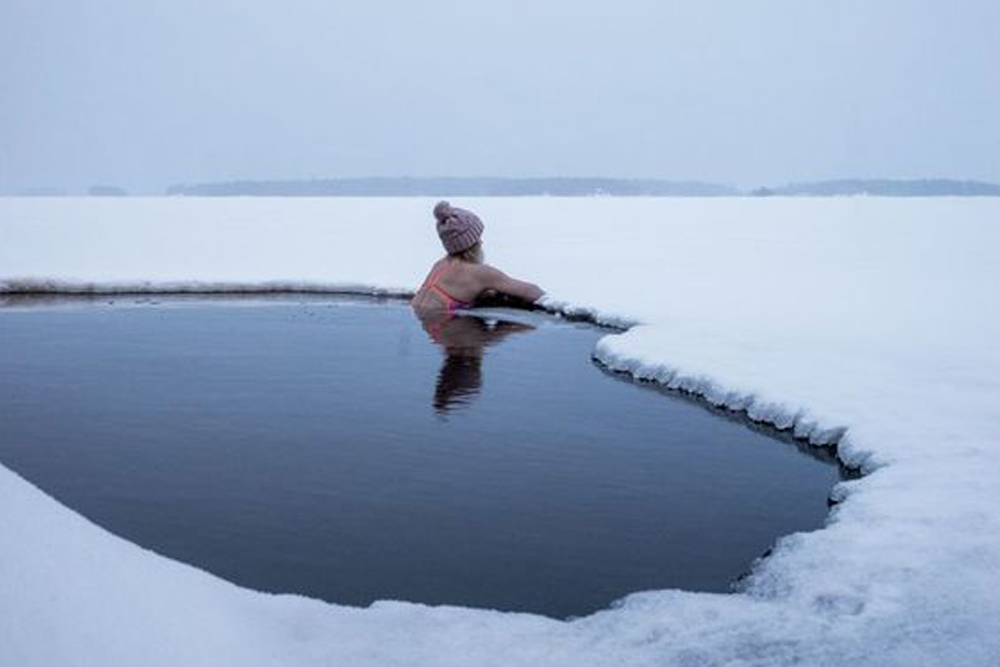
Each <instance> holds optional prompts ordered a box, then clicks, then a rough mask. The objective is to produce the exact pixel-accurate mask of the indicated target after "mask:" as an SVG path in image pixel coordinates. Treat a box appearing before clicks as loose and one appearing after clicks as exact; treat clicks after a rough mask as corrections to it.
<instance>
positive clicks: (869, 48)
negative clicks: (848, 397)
mask: <svg viewBox="0 0 1000 667" xmlns="http://www.w3.org/2000/svg"><path fill="white" fill-rule="evenodd" d="M361 175H418V176H420V175H424V176H429V175H455V176H482V175H498V176H536V175H563V176H641V177H657V178H670V179H701V180H709V181H717V182H723V183H730V184H735V185H741V186H752V185H758V184H773V183H780V182H785V181H789V180H811V179H821V178H831V177H840V176H860V177H872V176H887V177H899V178H911V177H931V176H947V177H954V178H974V179H983V180H992V181H1000V2H997V0H939V1H932V0H909V1H905V0H877V1H876V0H789V1H777V0H773V1H767V0H761V1H741V0H731V1H729V2H721V1H712V0H690V1H681V2H672V1H669V0H660V1H653V0H650V1H636V0H615V1H613V2H611V1H608V2H589V1H587V0H551V1H548V2H546V1H545V0H536V1H534V2H532V1H527V0H509V1H508V2H491V3H484V2H475V1H472V0H464V1H459V0H455V1H444V0H431V1H420V2H416V1H409V2H408V1H405V0H364V1H360V0H359V1H356V2H340V1H336V0H271V1H266V0H173V1H171V2H164V1H153V0H150V1H145V2H143V1H139V0H88V1H80V0H2V1H0V190H12V189H20V188H25V187H35V186H60V187H66V188H70V189H74V190H79V189H82V188H86V187H87V186H88V185H91V184H94V183H111V184H118V185H123V186H125V187H128V188H130V189H132V190H138V191H147V192H160V191H162V189H163V188H164V187H166V186H167V185H168V184H171V183H179V182H189V183H190V182H196V181H208V180H228V179H236V178H308V177H314V176H315V177H328V176H330V177H335V176H361Z"/></svg>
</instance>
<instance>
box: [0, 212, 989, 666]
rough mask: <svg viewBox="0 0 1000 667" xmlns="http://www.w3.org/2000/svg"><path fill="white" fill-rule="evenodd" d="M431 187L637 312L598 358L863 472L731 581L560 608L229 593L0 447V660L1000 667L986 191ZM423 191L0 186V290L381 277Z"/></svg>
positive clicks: (381, 283) (505, 257) (529, 268)
mask: <svg viewBox="0 0 1000 667" xmlns="http://www.w3.org/2000/svg"><path fill="white" fill-rule="evenodd" d="M454 203H456V204H457V205H465V206H468V207H470V208H472V209H474V210H476V211H477V212H479V213H480V214H481V215H482V217H483V218H484V220H485V222H486V236H485V249H486V253H487V257H488V259H489V260H490V261H492V262H493V263H495V264H497V265H499V266H501V267H502V268H504V269H506V270H508V271H509V272H510V273H512V274H514V275H518V276H522V277H525V278H528V279H531V280H535V281H537V282H539V283H540V284H541V285H542V286H543V287H545V288H546V289H547V290H548V292H549V297H548V303H549V304H550V305H552V306H553V307H557V308H560V309H562V310H564V311H565V312H567V313H571V312H586V313H589V314H591V315H592V316H594V317H596V318H598V319H601V320H604V321H609V322H619V323H622V322H628V323H633V324H634V326H633V327H632V328H631V329H629V330H628V331H627V332H625V333H622V334H611V335H608V336H606V337H605V338H603V339H602V340H601V341H600V343H599V344H598V347H597V349H596V351H595V352H596V354H597V356H598V357H599V358H600V359H601V360H602V361H603V362H604V363H606V364H607V365H609V366H611V367H614V368H618V369H624V370H628V371H630V372H632V373H633V374H635V375H637V376H641V377H651V378H656V379H657V380H659V381H661V382H664V383H666V384H668V385H670V386H672V387H677V388H680V389H684V390H687V391H691V392H695V393H698V394H700V395H702V396H704V397H705V398H706V399H707V400H709V401H711V402H713V403H716V404H722V405H727V406H729V407H732V408H734V409H739V410H745V411H747V412H748V413H749V414H750V416H751V417H753V418H754V419H759V420H763V421H768V422H773V423H775V424H777V425H779V426H781V427H788V428H793V429H795V431H796V433H798V434H799V435H801V436H803V437H808V438H810V439H811V440H812V441H813V442H816V443H827V442H836V443H838V451H839V454H840V456H841V457H842V458H843V460H844V461H845V462H847V463H848V464H850V465H856V466H860V467H862V468H863V469H864V471H865V472H866V473H867V475H865V476H864V477H862V478H861V479H858V480H852V481H847V482H842V483H840V484H839V485H838V486H837V488H835V489H834V491H833V495H834V497H835V498H836V499H837V500H838V501H839V503H838V504H837V505H836V506H835V508H834V509H833V510H832V511H831V514H830V518H829V524H828V525H827V527H825V528H824V529H822V530H818V531H813V532H809V533H799V534H795V535H790V536H787V537H784V538H782V539H781V540H780V541H779V543H778V545H777V546H776V548H775V550H774V552H773V554H772V555H771V556H770V557H768V558H767V559H765V560H763V561H761V562H760V563H758V565H757V567H756V568H755V571H754V574H753V576H752V577H751V578H750V579H749V580H748V581H747V582H746V584H745V587H744V589H743V590H742V592H740V593H738V594H733V595H717V594H704V593H690V592H684V591H651V592H642V593H637V594H635V595H633V596H630V597H629V598H627V599H626V600H625V601H624V602H623V603H622V604H620V605H619V606H617V607H615V608H613V609H609V610H607V611H603V612H599V613H597V614H594V615H591V616H589V617H586V618H582V619H577V620H573V621H569V622H562V621H555V620H551V619H546V618H542V617H537V616H531V615H527V614H505V613H498V612H493V611H487V610H474V609H461V608H455V607H437V608H430V607H425V606H422V605H418V604H409V603H404V602H380V603H376V604H375V605H373V606H372V607H371V608H368V609H357V608H349V607H343V606H337V605H329V604H326V603H322V602H318V601H314V600H308V599H304V598H300V597H295V596H287V595H282V596H274V595H267V594H263V593H258V592H253V591H249V590H245V589H241V588H239V587H237V586H235V585H232V584H229V583H227V582H225V581H223V580H221V579H218V578H216V577H214V576H212V575H209V574H206V573H204V572H201V571H199V570H197V569H195V568H192V567H189V566H186V565H183V564H180V563H177V562H174V561H171V560H168V559H165V558H162V557H160V556H157V555H156V554H153V553H151V552H148V551H145V550H143V549H141V548H139V547H137V546H135V545H133V544H130V543H128V542H126V541H124V540H121V539H119V538H117V537H115V536H113V535H110V534H108V533H107V532H105V531H103V530H102V529H100V528H98V527H96V526H94V525H92V524H90V523H89V522H88V521H86V520H85V519H83V518H82V517H80V516H79V515H77V514H75V513H74V512H73V511H71V510H69V509H67V508H65V507H63V506H61V505H60V504H58V503H57V502H56V501H54V500H53V499H51V498H49V497H48V496H46V495H45V494H44V493H43V492H41V491H40V490H38V489H36V488H35V487H33V486H32V485H31V484H29V483H27V482H26V481H24V480H23V479H21V478H19V477H18V476H16V475H15V474H13V473H12V472H10V471H9V470H7V469H6V468H2V467H0V664H2V665H8V664H10V665H55V664H74V665H132V664H144V665H201V664H205V665H220V664H233V665H279V664H280V665H320V664H322V665H328V664H344V665H369V664H371V665H395V664H398V665H422V664H429V665H611V664H615V665H619V664H625V665H653V664H656V665H663V664H667V665H673V664H676V665H743V664H746V665H789V664H803V665H858V664H863V665H938V664H940V665H996V664H1000V509H998V508H1000V407H998V406H1000V343H998V341H1000V261H998V260H997V256H996V254H997V248H1000V199H996V198H979V199H963V198H935V199H881V198H870V197H857V198H838V199H784V198H761V199H753V198H732V199H645V198H634V199H617V198H583V199H553V198H518V199H479V200H470V199H465V200H460V201H459V200H456V201H455V202H454ZM432 204H433V202H431V201H430V200H426V199H349V198H344V199H180V198H178V199H159V198H148V199H146V198H142V199H0V291H3V292H16V291H25V290H46V289H48V290H72V291H83V292H86V291H114V290H122V289H127V290H134V291H157V290H164V289H169V290H180V291H184V290H187V291H192V290H195V291H196V290H251V289H258V288H260V289H272V290H278V289H302V290H330V289H349V290H355V291H371V290H377V291H379V292H383V293H405V292H406V291H408V290H410V289H412V288H413V287H414V286H415V285H417V284H418V283H419V282H420V280H421V279H422V278H423V272H424V271H425V270H426V268H427V266H428V265H429V263H430V261H431V260H432V259H433V258H434V257H435V256H436V255H437V254H438V245H437V240H436V238H435V236H434V233H433V226H432V220H431V217H430V213H429V211H430V207H431V205H432ZM3 298H4V297H3V296H2V294H0V302H2V300H3ZM0 409H2V404H0Z"/></svg>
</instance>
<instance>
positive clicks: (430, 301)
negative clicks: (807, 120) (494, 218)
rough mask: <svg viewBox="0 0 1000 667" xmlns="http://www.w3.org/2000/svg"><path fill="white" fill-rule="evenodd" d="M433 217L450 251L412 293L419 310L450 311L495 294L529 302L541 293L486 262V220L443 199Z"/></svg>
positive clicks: (442, 241)
mask: <svg viewBox="0 0 1000 667" xmlns="http://www.w3.org/2000/svg"><path fill="white" fill-rule="evenodd" d="M434 218H435V220H437V233H438V236H439V237H440V238H441V243H442V244H443V245H444V249H445V250H446V251H447V252H448V254H447V255H445V256H444V257H442V258H441V259H439V260H438V261H437V262H435V263H434V266H433V267H431V271H430V273H429V274H427V278H426V279H425V280H424V284H423V285H422V286H421V287H420V289H419V290H418V291H417V293H416V295H415V296H414V297H413V302H412V303H413V307H414V308H415V309H416V310H417V311H418V313H419V312H429V311H437V312H439V313H440V312H443V313H448V314H450V313H453V312H454V311H455V310H457V309H459V308H470V307H472V305H473V303H474V302H475V301H476V299H479V298H481V297H489V296H494V295H499V296H508V297H513V298H515V299H521V300H524V301H527V302H534V301H537V300H538V299H539V298H540V297H541V296H542V294H543V292H542V290H541V289H540V288H539V287H538V285H534V284H532V283H527V282H524V281H522V280H515V279H514V278H511V277H510V276H508V275H507V274H505V273H504V272H503V271H500V270H499V269H495V268H493V267H492V266H490V265H489V264H484V263H483V242H482V240H481V237H482V235H483V223H482V221H481V220H480V219H479V218H478V217H477V216H476V214H475V213H473V212H472V211H466V210H465V209H461V208H456V207H454V206H452V205H451V204H449V203H448V202H446V201H442V202H438V204H437V206H435V207H434Z"/></svg>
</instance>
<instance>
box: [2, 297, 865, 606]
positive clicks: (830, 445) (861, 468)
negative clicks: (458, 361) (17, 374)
mask: <svg viewBox="0 0 1000 667" xmlns="http://www.w3.org/2000/svg"><path fill="white" fill-rule="evenodd" d="M296 294H302V295H315V296H324V295H326V296H346V297H369V298H373V299H392V300H408V299H410V298H412V297H413V295H414V291H413V290H412V289H409V288H402V287H390V288H381V287H374V286H371V285H365V284H361V283H351V282H344V283H317V282H305V281H293V280H270V281H261V282H209V281H162V282H161V281H150V280H143V281H115V282H85V281H72V280H49V279H10V280H5V281H0V307H3V306H4V305H8V304H6V303H5V301H7V300H12V301H16V300H20V299H23V298H31V297H39V298H42V299H44V298H45V297H59V296H66V297H71V298H72V297H88V296H92V297H110V296H153V295H159V296H205V297H211V296H225V295H232V296H254V295H258V296H280V295H296ZM534 310H537V311H541V312H544V313H547V314H549V315H553V316H555V317H558V318H561V319H566V320H569V321H574V322H585V323H588V324H592V325H594V326H596V327H599V328H602V329H607V330H608V331H609V335H607V336H604V337H602V338H600V339H599V340H598V341H597V344H596V345H595V348H594V350H593V352H592V359H593V360H594V361H595V362H596V363H598V364H599V365H600V366H601V367H603V368H604V369H606V370H608V371H611V372H614V373H618V374H622V375H625V376H627V377H628V378H630V379H631V380H633V381H635V382H639V383H649V384H653V385H656V386H657V387H660V388H663V389H666V390H668V391H675V392H680V393H683V394H686V395H688V396H692V397H695V398H697V399H698V400H702V401H704V402H705V403H707V404H708V405H709V406H711V407H712V408H716V409H724V410H726V411H729V412H731V413H735V414H741V415H744V416H745V417H746V418H747V419H749V420H750V421H751V422H753V423H755V424H759V425H764V426H768V427H772V428H774V429H776V430H777V431H779V432H782V433H791V435H792V436H793V437H794V438H795V439H797V440H800V441H802V442H807V443H808V444H809V445H811V446H813V447H817V448H823V449H826V450H828V451H829V452H830V453H831V455H832V456H833V458H834V459H835V460H836V461H837V463H838V464H839V465H840V466H841V467H842V468H843V469H845V470H846V471H848V472H849V473H850V477H849V478H848V479H846V480H841V481H840V482H837V483H836V484H834V486H833V487H832V488H831V490H830V493H829V495H828V498H827V502H828V505H829V506H830V511H829V512H828V513H827V517H826V521H825V522H824V525H823V527H822V528H819V529H816V530H823V529H824V528H826V527H828V526H829V525H830V524H831V522H832V521H833V520H834V518H835V510H836V508H837V506H838V505H840V504H841V503H842V502H843V501H844V500H846V499H847V497H848V495H849V492H850V486H849V483H850V482H852V481H854V480H855V479H856V478H858V477H861V476H864V475H866V474H868V473H870V472H873V471H874V470H876V469H878V468H879V467H881V466H880V465H877V464H873V462H872V461H871V459H869V458H868V457H867V456H865V455H863V454H860V453H859V454H858V455H855V456H852V457H847V456H844V448H843V447H841V445H842V444H843V443H845V442H847V440H846V438H847V432H848V429H847V427H845V426H826V425H823V424H820V423H819V422H818V421H816V420H811V419H809V418H808V417H807V414H806V412H805V410H802V409H799V410H795V411H792V410H788V409H787V408H786V406H784V405H782V404H777V403H768V402H765V401H761V400H759V399H758V398H757V397H756V396H754V395H753V394H749V393H741V392H737V391H729V390H726V389H725V388H724V387H722V386H721V385H719V384H718V383H717V382H715V381H714V380H712V379H710V378H708V377H706V376H698V375H692V374H685V373H682V372H680V371H679V370H678V369H677V368H675V367H672V366H670V365H669V364H664V363H656V364H650V363H644V362H641V361H639V360H638V359H635V358H633V357H630V356H628V355H625V354H619V353H618V352H616V351H615V350H614V349H613V346H614V340H615V339H616V338H617V337H618V335H620V334H623V333H626V332H628V331H629V330H630V329H632V328H633V327H636V326H641V325H642V324H643V323H642V322H640V321H637V320H634V319H629V318H626V317H621V316H617V315H612V314H609V313H603V312H600V311H598V310H595V309H593V308H587V307H583V306H576V305H573V304H571V303H569V302H566V301H560V300H557V299H553V298H552V297H550V296H548V295H546V296H543V297H542V299H540V300H539V302H538V303H537V304H536V306H535V308H534ZM802 532H814V531H797V532H796V533H792V534H790V535H781V536H778V537H777V538H776V539H775V542H774V544H773V546H772V547H771V548H769V549H768V550H767V551H766V552H764V553H763V554H761V555H760V556H759V557H758V558H756V559H755V560H754V561H753V562H752V563H749V564H748V566H747V570H746V571H745V572H744V573H743V574H741V575H740V576H739V577H738V578H737V580H735V581H734V582H733V583H732V593H733V594H740V593H743V594H747V595H751V596H754V597H763V598H766V597H771V596H773V594H774V591H773V590H772V591H771V592H770V593H768V592H766V591H764V590H760V587H757V586H756V583H757V580H758V574H760V573H761V572H760V571H761V569H762V568H764V567H765V566H766V565H767V562H768V559H769V558H770V557H772V556H774V555H776V554H777V553H779V552H780V551H781V550H782V549H783V548H784V546H785V545H786V544H787V543H788V541H789V538H790V537H791V536H792V535H796V534H801V533H802ZM772 583H773V582H772ZM681 590H683V589H681ZM646 592H647V591H634V592H633V593H629V594H628V595H626V596H624V597H623V598H621V599H619V600H616V601H614V602H612V603H611V605H610V606H609V609H614V608H616V607H619V606H620V605H621V604H623V603H624V602H625V601H626V600H627V599H629V598H630V597H632V596H637V595H642V594H644V593H646ZM690 592H691V593H694V594H698V592H697V591H690ZM552 620H560V619H552ZM564 620H565V621H572V620H574V617H571V618H568V619H564Z"/></svg>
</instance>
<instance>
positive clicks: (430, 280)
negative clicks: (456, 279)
mask: <svg viewBox="0 0 1000 667" xmlns="http://www.w3.org/2000/svg"><path fill="white" fill-rule="evenodd" d="M454 268H455V266H454V265H453V264H445V265H444V266H443V267H441V268H440V269H438V270H437V271H435V272H434V273H432V274H431V275H429V276H427V280H425V281H424V284H423V287H421V288H420V289H422V290H423V289H429V290H432V291H434V292H435V293H436V294H437V295H438V296H439V297H441V299H442V300H443V301H444V303H445V307H446V308H447V309H448V312H452V311H455V310H458V309H459V308H471V307H472V304H471V303H468V302H466V301H462V300H461V299H456V298H455V297H453V296H452V295H451V294H449V293H448V291H447V290H446V289H445V288H443V287H441V285H439V284H438V283H439V282H440V280H441V279H442V278H444V277H445V276H446V275H448V274H449V273H451V271H452V270H453V269H454Z"/></svg>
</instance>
